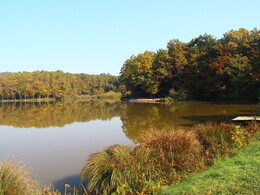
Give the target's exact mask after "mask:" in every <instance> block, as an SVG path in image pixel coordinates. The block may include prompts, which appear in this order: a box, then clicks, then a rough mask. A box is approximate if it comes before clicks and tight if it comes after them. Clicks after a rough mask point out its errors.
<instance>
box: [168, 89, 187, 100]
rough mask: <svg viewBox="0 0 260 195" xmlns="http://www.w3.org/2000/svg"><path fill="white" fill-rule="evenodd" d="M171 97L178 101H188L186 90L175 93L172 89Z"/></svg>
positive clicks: (170, 91)
mask: <svg viewBox="0 0 260 195" xmlns="http://www.w3.org/2000/svg"><path fill="white" fill-rule="evenodd" d="M169 97H170V98H172V99H173V100H176V101H183V100H187V98H188V95H187V93H186V92H185V91H184V90H179V91H175V90H174V89H170V90H169Z"/></svg>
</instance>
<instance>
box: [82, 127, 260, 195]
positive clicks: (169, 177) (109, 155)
mask: <svg viewBox="0 0 260 195" xmlns="http://www.w3.org/2000/svg"><path fill="white" fill-rule="evenodd" d="M258 131H259V125H258V124H256V123H254V124H250V125H248V126H247V127H242V126H235V125H233V124H212V123H206V124H199V125H196V126H194V127H193V128H192V129H190V130H185V129H172V130H170V131H168V132H167V131H154V130H152V131H150V132H146V133H144V134H143V135H142V136H141V137H140V140H139V144H138V145H135V146H123V145H116V146H112V147H110V148H108V149H107V150H104V151H101V152H98V153H95V154H92V155H91V156H90V158H89V159H88V160H87V161H86V164H85V167H84V168H83V170H82V175H81V176H82V180H83V181H87V182H88V184H87V185H86V186H85V188H86V189H88V190H89V192H90V193H95V192H98V193H99V194H155V193H158V192H160V191H161V189H162V186H166V185H175V186H176V185H178V184H179V183H180V182H181V181H183V180H184V179H186V178H189V177H190V176H191V175H193V174H195V173H198V172H201V171H205V170H207V169H208V168H209V167H211V166H212V165H214V163H215V162H216V160H218V159H224V158H228V157H231V156H233V155H235V154H237V152H238V151H239V150H240V149H242V148H243V147H244V146H245V145H247V143H249V141H250V140H251V138H252V137H253V136H254V135H255V133H256V132H258ZM246 166H248V165H246ZM254 171H255V170H254ZM218 174H220V173H216V175H218ZM230 177H232V176H230ZM226 179H227V180H229V178H228V177H227V178H226ZM248 179H249V180H250V179H252V178H248ZM252 182H254V181H252ZM211 186H212V185H211ZM213 188H217V186H213ZM192 192H193V191H192Z"/></svg>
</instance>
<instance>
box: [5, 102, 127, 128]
mask: <svg viewBox="0 0 260 195" xmlns="http://www.w3.org/2000/svg"><path fill="white" fill-rule="evenodd" d="M123 110H124V104H122V103H121V102H120V101H117V102H105V101H89V102H76V103H73V102H57V103H27V104H19V103H18V104H2V105H0V125H8V126H13V127H19V128H21V127H23V128H29V127H37V128H46V127H63V126H64V125H66V124H71V123H74V122H87V121H91V120H97V119H100V120H109V119H112V118H113V117H116V116H119V115H121V114H122V113H121V112H122V111H123Z"/></svg>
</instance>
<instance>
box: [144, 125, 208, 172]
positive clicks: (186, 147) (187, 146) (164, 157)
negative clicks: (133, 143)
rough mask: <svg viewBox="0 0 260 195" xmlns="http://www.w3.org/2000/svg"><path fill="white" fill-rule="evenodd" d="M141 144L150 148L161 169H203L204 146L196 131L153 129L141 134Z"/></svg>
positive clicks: (165, 170)
mask: <svg viewBox="0 0 260 195" xmlns="http://www.w3.org/2000/svg"><path fill="white" fill-rule="evenodd" d="M140 140H141V145H142V146H143V147H146V148H148V149H149V150H150V153H151V156H152V159H153V160H154V161H155V163H156V164H158V165H160V169H162V170H163V171H164V172H168V171H171V170H173V169H174V171H177V172H178V171H182V172H183V171H187V170H188V171H191V170H196V169H201V168H202V167H203V161H201V154H202V147H201V144H200V142H199V140H198V139H197V136H196V134H195V132H194V131H186V130H174V129H173V130H171V131H158V130H153V131H149V132H147V133H144V134H142V135H141V138H140Z"/></svg>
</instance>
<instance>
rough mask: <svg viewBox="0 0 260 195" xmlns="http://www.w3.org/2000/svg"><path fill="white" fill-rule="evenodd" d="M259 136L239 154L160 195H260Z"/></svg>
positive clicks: (165, 190)
mask: <svg viewBox="0 0 260 195" xmlns="http://www.w3.org/2000/svg"><path fill="white" fill-rule="evenodd" d="M259 151H260V135H259V133H258V135H256V136H255V137H254V138H253V139H252V141H250V143H249V144H248V145H247V146H246V147H245V148H244V149H242V150H241V151H240V152H239V153H238V154H237V155H235V156H233V157H231V158H230V159H223V160H221V159H220V160H219V162H216V163H215V164H214V165H213V166H212V167H211V168H209V169H208V170H206V171H203V172H201V173H198V174H194V175H193V176H191V177H189V178H187V179H185V180H184V181H183V182H181V183H180V184H179V185H177V186H169V187H165V188H163V190H162V192H161V193H160V195H174V194H187V195H188V194H259V192H260V183H259V181H260V176H259V172H260V161H259V155H260V153H259Z"/></svg>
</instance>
